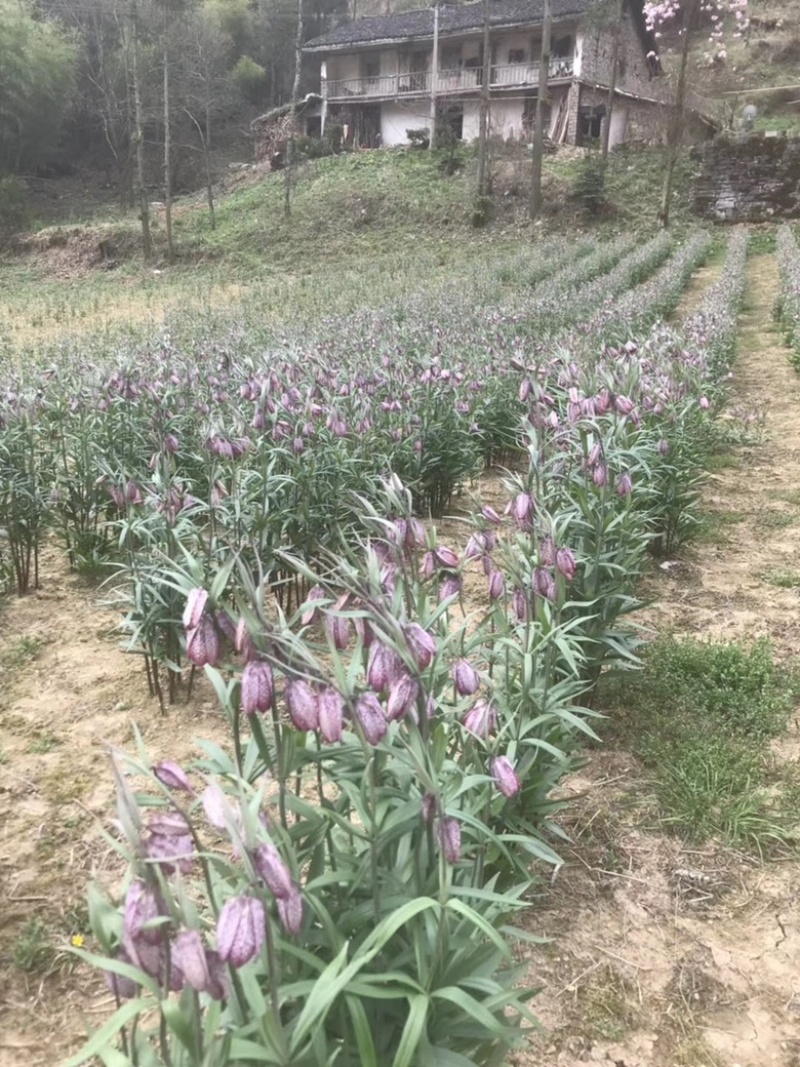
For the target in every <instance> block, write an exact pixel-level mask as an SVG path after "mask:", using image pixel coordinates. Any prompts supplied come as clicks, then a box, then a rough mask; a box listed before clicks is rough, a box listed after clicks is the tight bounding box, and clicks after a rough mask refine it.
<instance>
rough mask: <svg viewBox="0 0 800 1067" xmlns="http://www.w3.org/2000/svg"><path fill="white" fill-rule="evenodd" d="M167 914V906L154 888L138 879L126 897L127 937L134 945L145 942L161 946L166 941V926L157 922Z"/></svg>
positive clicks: (125, 926) (124, 925) (125, 920)
mask: <svg viewBox="0 0 800 1067" xmlns="http://www.w3.org/2000/svg"><path fill="white" fill-rule="evenodd" d="M165 914H166V906H165V904H164V901H163V900H162V898H161V896H160V894H159V893H158V892H157V890H156V889H154V888H153V886H151V885H148V884H147V883H146V882H145V881H143V880H142V879H141V878H136V879H134V881H132V882H131V884H130V886H129V887H128V892H127V894H126V895H125V913H124V919H123V927H124V931H125V935H126V937H127V938H128V939H129V940H130V941H131V942H132V943H133V944H134V945H136V944H138V943H139V942H144V943H145V944H149V945H160V944H162V942H163V941H164V926H163V924H156V920H157V919H160V918H161V917H162V916H164V915H165Z"/></svg>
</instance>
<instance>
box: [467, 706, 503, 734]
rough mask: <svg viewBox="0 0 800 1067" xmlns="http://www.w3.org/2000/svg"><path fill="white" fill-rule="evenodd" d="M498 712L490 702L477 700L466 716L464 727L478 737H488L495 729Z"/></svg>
mask: <svg viewBox="0 0 800 1067" xmlns="http://www.w3.org/2000/svg"><path fill="white" fill-rule="evenodd" d="M496 722H497V711H496V710H495V707H494V705H493V704H492V703H491V701H489V700H483V699H481V700H476V701H475V703H474V704H473V705H472V707H471V708H470V709H469V711H468V712H467V714H466V715H465V716H464V726H465V728H466V729H467V730H469V732H470V733H471V734H475V736H476V737H484V738H485V737H488V736H489V734H491V733H492V731H493V730H494V728H495V724H496Z"/></svg>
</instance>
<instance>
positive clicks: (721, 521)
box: [694, 510, 748, 545]
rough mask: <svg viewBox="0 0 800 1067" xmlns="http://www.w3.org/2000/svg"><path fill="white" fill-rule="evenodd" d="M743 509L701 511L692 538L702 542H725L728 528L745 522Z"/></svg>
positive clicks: (745, 517)
mask: <svg viewBox="0 0 800 1067" xmlns="http://www.w3.org/2000/svg"><path fill="white" fill-rule="evenodd" d="M747 518H748V516H747V515H746V514H745V513H744V512H743V511H710V510H707V511H703V512H701V514H700V517H699V521H698V523H697V528H696V530H695V533H694V540H696V541H700V542H702V543H703V544H723V545H724V544H727V542H728V540H729V529H730V527H731V526H738V525H739V524H740V523H743V522H747Z"/></svg>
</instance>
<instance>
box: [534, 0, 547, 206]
mask: <svg viewBox="0 0 800 1067" xmlns="http://www.w3.org/2000/svg"><path fill="white" fill-rule="evenodd" d="M552 20H553V15H552V11H551V7H550V0H544V18H543V21H542V51H541V55H540V57H539V89H538V92H537V94H536V118H535V123H536V125H535V126H534V128H533V160H532V164H533V166H532V170H531V199H530V217H531V219H532V220H533V219H537V218H538V217H539V215H540V214H541V211H542V161H543V158H544V105H545V103H546V102H547V99H548V83H549V78H550V30H551V26H552Z"/></svg>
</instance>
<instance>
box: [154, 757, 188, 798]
mask: <svg viewBox="0 0 800 1067" xmlns="http://www.w3.org/2000/svg"><path fill="white" fill-rule="evenodd" d="M153 774H154V775H155V776H156V778H158V780H159V782H161V784H162V785H165V786H166V787H167V788H168V789H181V790H183V792H184V793H193V792H194V789H193V788H192V783H191V782H190V781H189V779H188V777H187V776H186V772H185V771H184V769H183V768H182V767H181V766H180V765H179V764H177V763H175V762H174V761H173V760H162V761H161V763H157V764H156V765H155V767H153Z"/></svg>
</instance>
